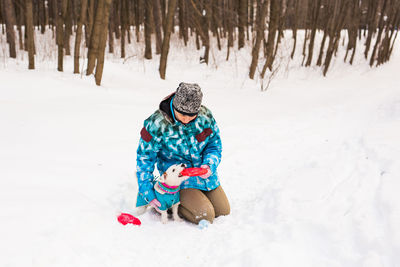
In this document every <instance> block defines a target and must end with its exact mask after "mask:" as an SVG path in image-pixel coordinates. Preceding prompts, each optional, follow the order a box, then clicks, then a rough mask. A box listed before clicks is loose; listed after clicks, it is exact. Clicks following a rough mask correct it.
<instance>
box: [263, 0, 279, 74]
mask: <svg viewBox="0 0 400 267" xmlns="http://www.w3.org/2000/svg"><path fill="white" fill-rule="evenodd" d="M278 1H279V0H270V15H269V24H268V42H267V48H266V51H267V53H266V61H265V64H264V67H263V69H262V71H261V78H264V75H265V72H266V70H267V68H268V69H269V70H270V71H272V64H273V63H274V47H275V38H276V31H277V29H278V23H279V14H280V8H279V2H278Z"/></svg>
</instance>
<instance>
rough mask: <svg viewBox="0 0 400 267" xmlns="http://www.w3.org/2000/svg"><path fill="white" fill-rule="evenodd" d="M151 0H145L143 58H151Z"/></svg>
mask: <svg viewBox="0 0 400 267" xmlns="http://www.w3.org/2000/svg"><path fill="white" fill-rule="evenodd" d="M151 2H152V1H151V0H147V1H146V3H145V17H144V41H145V49H144V58H146V59H151V58H152V56H151V9H152V6H151Z"/></svg>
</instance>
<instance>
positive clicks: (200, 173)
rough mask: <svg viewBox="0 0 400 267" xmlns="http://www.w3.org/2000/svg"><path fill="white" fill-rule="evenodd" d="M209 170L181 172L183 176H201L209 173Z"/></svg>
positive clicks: (198, 169)
mask: <svg viewBox="0 0 400 267" xmlns="http://www.w3.org/2000/svg"><path fill="white" fill-rule="evenodd" d="M207 171H208V170H207V169H204V168H186V169H184V170H183V171H181V174H182V175H183V176H200V175H203V174H206V173H207Z"/></svg>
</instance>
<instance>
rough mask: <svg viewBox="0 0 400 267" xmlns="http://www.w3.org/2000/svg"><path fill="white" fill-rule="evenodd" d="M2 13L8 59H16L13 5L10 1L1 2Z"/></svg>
mask: <svg viewBox="0 0 400 267" xmlns="http://www.w3.org/2000/svg"><path fill="white" fill-rule="evenodd" d="M3 12H4V18H3V19H5V23H6V32H7V43H8V45H9V51H10V57H11V58H16V57H17V52H16V48H15V32H14V25H15V24H16V19H15V13H14V5H13V3H12V2H11V0H3Z"/></svg>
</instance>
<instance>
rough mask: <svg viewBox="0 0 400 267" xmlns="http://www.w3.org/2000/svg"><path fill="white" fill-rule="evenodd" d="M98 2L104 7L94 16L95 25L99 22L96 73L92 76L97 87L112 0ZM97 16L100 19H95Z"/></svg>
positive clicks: (100, 75)
mask: <svg viewBox="0 0 400 267" xmlns="http://www.w3.org/2000/svg"><path fill="white" fill-rule="evenodd" d="M100 2H104V6H103V10H99V12H98V13H97V14H96V23H97V22H99V25H98V26H99V27H100V35H99V40H98V42H99V50H98V52H97V65H96V73H95V75H94V77H95V79H96V84H97V85H100V84H101V78H102V76H103V67H104V53H105V51H106V43H107V29H108V22H109V15H110V7H111V2H112V0H100ZM99 5H100V4H99ZM98 16H99V17H100V18H99V19H97V17H98Z"/></svg>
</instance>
